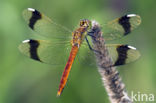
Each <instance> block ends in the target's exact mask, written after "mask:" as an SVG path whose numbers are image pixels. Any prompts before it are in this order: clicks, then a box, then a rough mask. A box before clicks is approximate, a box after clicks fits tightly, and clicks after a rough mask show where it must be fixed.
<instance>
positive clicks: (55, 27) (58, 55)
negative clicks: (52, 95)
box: [19, 8, 141, 96]
mask: <svg viewBox="0 0 156 103" xmlns="http://www.w3.org/2000/svg"><path fill="white" fill-rule="evenodd" d="M23 17H24V19H25V21H26V23H27V24H28V26H29V27H30V28H31V29H32V30H33V31H35V32H36V33H37V35H40V36H42V37H45V38H46V40H38V39H27V40H24V41H23V42H22V43H21V44H20V45H19V50H20V51H21V53H23V54H24V55H26V56H28V57H30V58H31V59H34V60H36V61H39V62H42V63H47V64H52V65H57V64H59V63H60V62H61V61H64V60H65V61H66V65H65V68H64V72H63V74H62V77H61V80H60V84H59V89H58V92H57V96H60V95H61V93H62V91H63V89H64V87H65V85H66V83H67V79H68V76H69V73H70V70H71V67H72V64H73V62H74V60H75V58H76V56H77V54H78V51H79V49H80V47H81V45H83V44H85V43H86V42H87V45H88V46H89V48H90V49H91V50H90V51H92V52H94V49H92V47H91V45H90V43H89V42H88V39H87V37H88V36H90V35H89V33H90V31H91V29H92V27H93V23H95V21H92V20H88V19H83V20H80V22H79V27H78V28H76V29H75V30H73V31H71V30H69V29H68V28H66V27H64V26H62V25H59V24H58V23H55V22H54V21H53V20H51V19H50V18H49V17H47V16H45V15H44V14H43V13H41V12H39V11H38V10H36V9H33V8H28V9H25V10H24V11H23ZM140 23H141V17H140V16H139V15H136V14H128V15H124V16H122V17H119V18H116V19H115V20H112V21H110V22H108V23H106V24H105V25H102V26H101V27H102V28H104V30H103V31H102V32H103V37H104V39H105V40H114V39H119V38H122V37H124V36H126V35H128V34H130V33H131V32H132V31H133V30H134V29H135V28H137V27H138V26H139V25H140ZM84 41H86V42H85V43H84ZM66 46H68V47H69V48H70V49H68V50H67V48H66ZM106 47H107V48H108V51H109V55H110V57H111V58H112V61H113V65H112V66H120V65H124V64H127V63H130V62H132V61H135V60H136V59H138V58H139V57H140V53H139V51H138V50H137V49H136V48H135V47H132V46H130V45H123V44H106ZM82 48H83V46H82ZM66 51H69V52H67V53H63V52H66Z"/></svg>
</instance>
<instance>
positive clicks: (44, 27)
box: [23, 8, 72, 38]
mask: <svg viewBox="0 0 156 103" xmlns="http://www.w3.org/2000/svg"><path fill="white" fill-rule="evenodd" d="M23 17H24V19H25V21H26V22H27V24H28V25H29V27H30V28H31V29H32V30H34V31H36V32H37V33H38V34H39V35H41V36H45V37H55V38H61V37H63V38H64V37H65V38H66V37H68V35H71V33H72V31H70V30H69V29H67V28H65V27H63V26H61V25H58V24H57V23H55V22H54V21H52V20H51V19H49V18H48V17H47V16H45V15H44V14H42V13H40V12H39V11H37V10H35V9H32V8H28V9H26V10H24V11H23Z"/></svg>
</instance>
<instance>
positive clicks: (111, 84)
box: [91, 22, 132, 103]
mask: <svg viewBox="0 0 156 103" xmlns="http://www.w3.org/2000/svg"><path fill="white" fill-rule="evenodd" d="M91 35H92V42H93V49H94V50H96V51H98V52H95V57H96V61H97V65H98V71H99V73H100V75H101V77H102V81H103V84H104V87H105V89H106V91H107V94H108V96H109V100H110V102H111V103H132V100H131V99H130V98H129V96H128V94H127V92H126V90H125V85H124V83H123V82H122V80H121V77H120V76H119V72H118V71H117V70H116V68H115V67H112V66H111V65H112V64H113V63H112V60H111V58H110V57H109V53H108V50H107V48H106V46H105V41H104V39H103V37H102V32H101V30H100V27H99V25H98V23H96V22H94V23H93V28H92V31H91Z"/></svg>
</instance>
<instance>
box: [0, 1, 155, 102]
mask: <svg viewBox="0 0 156 103" xmlns="http://www.w3.org/2000/svg"><path fill="white" fill-rule="evenodd" d="M155 4H156V1H155V0H92V1H91V0H25V1H22V0H0V47H1V48H0V103H95V102H96V103H109V100H108V96H107V94H106V92H105V89H104V88H103V84H102V82H101V77H100V75H99V73H98V71H97V68H96V66H90V65H89V63H87V62H88V61H87V62H86V63H84V62H85V61H78V60H76V61H75V63H74V64H73V67H72V70H71V73H70V76H69V80H68V83H67V85H66V88H65V89H64V91H63V94H62V96H61V97H59V98H58V97H56V93H57V90H58V86H59V82H60V78H61V75H62V72H63V69H64V65H65V64H64V65H62V66H59V67H54V66H51V65H47V64H42V63H39V62H36V61H34V60H31V59H29V58H27V57H25V56H24V55H22V54H21V53H20V52H19V50H18V45H19V44H20V43H21V41H22V40H25V39H28V38H30V34H33V32H32V31H31V30H30V29H29V28H28V26H27V25H26V23H25V21H24V20H23V18H22V11H23V10H24V9H26V8H28V7H32V8H35V9H38V10H40V11H42V12H44V14H46V15H47V16H49V17H50V18H53V19H54V20H55V21H56V22H57V23H59V24H62V25H64V26H66V27H68V28H70V29H72V30H73V28H75V27H76V25H77V24H78V22H79V20H80V19H83V18H87V19H94V20H96V21H98V22H99V23H101V24H103V23H106V22H107V21H109V20H112V19H114V18H116V17H120V16H122V15H124V14H129V13H135V14H139V15H140V16H141V17H142V24H141V25H140V26H139V27H138V28H137V29H136V30H135V31H134V32H132V33H131V35H129V36H127V37H125V38H123V39H120V40H116V41H114V42H113V43H123V44H129V45H132V46H134V47H136V48H137V49H138V50H139V51H140V52H141V58H140V59H139V60H137V61H136V62H133V63H130V64H128V65H125V66H121V67H118V70H119V71H120V75H121V77H122V79H123V82H124V83H125V85H126V89H127V91H128V93H129V95H131V92H132V91H133V92H134V93H138V92H140V93H144V94H145V93H146V94H153V95H156V80H155V78H156V61H155V60H156V46H155V45H156V29H155V25H156V20H155V17H156V11H155V10H156V6H155ZM87 50H88V49H87ZM62 53H63V52H62ZM84 56H85V55H84ZM91 61H92V60H89V62H91ZM138 103H142V102H138ZM146 103H151V102H148V101H146ZM153 103H155V102H153Z"/></svg>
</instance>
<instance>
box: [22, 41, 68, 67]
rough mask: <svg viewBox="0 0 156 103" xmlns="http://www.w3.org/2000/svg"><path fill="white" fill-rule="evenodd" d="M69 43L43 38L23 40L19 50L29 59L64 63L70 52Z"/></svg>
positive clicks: (56, 63)
mask: <svg viewBox="0 0 156 103" xmlns="http://www.w3.org/2000/svg"><path fill="white" fill-rule="evenodd" d="M68 47H70V43H69V45H65V44H64V43H55V44H54V43H53V42H51V41H45V40H33V39H30V40H24V41H23V42H22V43H21V44H20V45H19V50H20V52H21V53H23V54H24V55H26V56H28V57H30V58H31V59H34V60H37V61H40V62H43V63H47V64H53V65H58V64H64V63H65V62H66V61H67V59H68V56H69V54H70V48H68Z"/></svg>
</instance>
